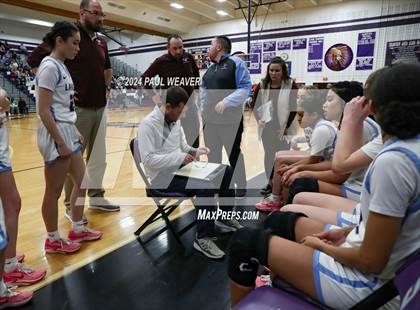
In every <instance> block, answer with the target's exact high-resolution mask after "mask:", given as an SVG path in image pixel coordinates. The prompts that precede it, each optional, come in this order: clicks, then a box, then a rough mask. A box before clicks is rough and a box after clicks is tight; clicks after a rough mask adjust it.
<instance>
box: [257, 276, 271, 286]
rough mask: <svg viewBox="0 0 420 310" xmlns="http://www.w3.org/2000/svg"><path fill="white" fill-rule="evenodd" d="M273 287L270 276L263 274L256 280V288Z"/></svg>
mask: <svg viewBox="0 0 420 310" xmlns="http://www.w3.org/2000/svg"><path fill="white" fill-rule="evenodd" d="M267 285H268V286H272V282H271V276H270V275H269V274H262V275H260V276H258V277H257V278H256V279H255V287H261V286H267Z"/></svg>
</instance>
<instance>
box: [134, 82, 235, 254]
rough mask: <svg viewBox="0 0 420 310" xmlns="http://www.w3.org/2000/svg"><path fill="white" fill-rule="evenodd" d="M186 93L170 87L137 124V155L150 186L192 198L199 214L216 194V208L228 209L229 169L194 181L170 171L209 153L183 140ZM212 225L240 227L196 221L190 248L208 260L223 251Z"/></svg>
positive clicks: (210, 205) (212, 202) (209, 210)
mask: <svg viewBox="0 0 420 310" xmlns="http://www.w3.org/2000/svg"><path fill="white" fill-rule="evenodd" d="M188 97H189V96H188V93H187V92H186V91H185V90H184V89H183V88H181V87H179V86H173V87H171V88H169V89H168V90H167V91H166V98H165V96H163V100H164V102H166V103H165V104H164V105H162V106H160V107H157V106H156V107H155V108H154V110H153V111H152V112H151V113H150V114H149V115H148V116H147V117H146V118H145V119H144V120H143V121H142V122H141V123H140V125H139V128H138V132H137V141H138V146H139V152H140V158H141V161H142V162H143V165H144V167H145V171H146V174H147V176H148V178H149V179H150V181H151V188H152V189H158V190H159V191H160V192H161V191H167V192H171V193H172V192H176V193H178V194H183V195H184V196H185V197H194V196H195V197H196V198H195V199H194V206H195V208H196V209H197V212H198V213H199V214H200V213H201V214H211V213H212V212H213V211H215V210H216V208H217V205H216V204H215V200H214V195H215V194H216V193H218V194H219V197H220V198H223V199H219V209H220V210H223V211H226V212H229V211H231V210H232V207H233V206H234V198H235V191H234V190H233V189H229V185H230V182H231V180H232V175H233V169H232V168H231V167H230V166H227V167H226V168H225V170H224V173H223V174H222V173H220V177H219V178H216V179H215V180H213V181H206V180H198V179H192V178H187V177H182V176H177V175H174V174H173V173H174V172H175V171H176V170H178V169H179V167H180V166H182V165H186V164H189V163H190V162H192V161H193V160H194V159H195V158H198V157H199V156H200V155H207V154H209V152H210V150H209V149H208V148H206V147H201V148H193V147H191V146H189V145H188V144H187V143H186V142H185V136H184V132H183V130H182V128H181V124H180V120H179V119H180V118H181V117H183V116H184V115H185V112H186V109H187V108H186V107H185V103H186V102H187V101H188ZM215 227H217V228H218V229H220V230H221V231H222V232H232V231H235V230H237V229H239V228H241V227H242V226H241V225H240V224H239V222H238V221H237V220H235V219H218V218H216V219H213V218H212V219H210V218H208V217H205V219H198V220H197V235H196V238H195V240H194V249H195V250H197V251H199V252H201V253H203V254H204V255H205V256H207V257H209V258H212V259H220V258H222V257H223V256H224V255H225V253H224V252H223V251H222V250H221V249H219V247H218V246H217V245H216V243H215V242H214V241H215V238H214V237H215Z"/></svg>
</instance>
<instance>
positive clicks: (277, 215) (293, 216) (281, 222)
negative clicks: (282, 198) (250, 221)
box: [264, 211, 306, 241]
mask: <svg viewBox="0 0 420 310" xmlns="http://www.w3.org/2000/svg"><path fill="white" fill-rule="evenodd" d="M301 216H304V217H306V215H305V214H303V213H295V212H282V211H275V212H272V213H271V214H270V215H269V216H268V217H267V219H266V220H265V222H264V228H266V229H269V230H270V231H271V233H272V234H273V235H276V236H279V237H282V238H284V239H287V240H291V241H296V236H295V224H296V221H297V219H298V218H299V217H301Z"/></svg>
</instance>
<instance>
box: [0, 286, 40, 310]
mask: <svg viewBox="0 0 420 310" xmlns="http://www.w3.org/2000/svg"><path fill="white" fill-rule="evenodd" d="M33 294H34V293H33V292H18V291H14V290H13V289H11V288H8V289H7V291H6V293H5V294H4V295H0V309H3V308H8V307H19V306H22V305H24V304H26V303H27V302H29V301H30V300H31V299H32V296H33Z"/></svg>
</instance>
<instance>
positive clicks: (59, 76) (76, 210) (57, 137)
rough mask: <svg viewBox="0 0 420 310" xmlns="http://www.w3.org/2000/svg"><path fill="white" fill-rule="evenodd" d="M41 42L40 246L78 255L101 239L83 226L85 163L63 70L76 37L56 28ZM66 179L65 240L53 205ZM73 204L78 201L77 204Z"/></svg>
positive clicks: (64, 25) (65, 25)
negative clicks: (43, 234)
mask: <svg viewBox="0 0 420 310" xmlns="http://www.w3.org/2000/svg"><path fill="white" fill-rule="evenodd" d="M44 42H46V43H47V44H48V45H49V46H50V48H51V50H52V52H51V54H50V56H47V57H45V58H44V59H43V60H42V62H41V64H40V66H39V68H38V71H37V75H36V79H35V85H36V100H37V113H38V115H39V117H40V119H41V124H40V125H39V127H38V148H39V150H40V152H41V154H42V156H43V158H44V162H45V183H46V188H45V194H44V200H43V203H42V216H43V218H44V222H45V227H46V229H47V232H48V238H47V239H46V240H45V251H46V252H47V253H72V252H75V251H78V250H79V249H80V243H79V242H81V241H91V240H97V239H99V238H100V237H101V236H102V233H101V232H99V231H93V230H90V229H88V228H86V227H85V226H84V225H83V220H82V216H83V207H84V197H85V192H86V191H85V189H82V188H81V183H82V180H83V178H84V177H86V176H85V163H84V161H83V158H82V154H81V149H82V144H83V137H82V136H81V135H80V133H79V131H78V130H77V128H76V126H75V122H76V118H77V116H76V112H75V111H74V100H75V90H74V84H73V81H72V78H71V76H70V73H69V71H68V70H67V68H66V65H65V64H64V61H65V60H66V59H73V58H74V57H76V54H77V52H78V51H79V42H80V33H79V31H78V29H77V27H76V26H75V25H74V24H71V23H69V22H57V23H55V25H54V26H53V27H52V29H51V32H50V33H48V34H47V35H46V36H45V38H44ZM67 174H70V176H71V178H72V179H73V183H74V184H76V185H77V186H74V188H73V192H72V195H71V202H70V205H71V208H72V221H73V224H72V229H71V230H70V232H69V234H68V239H69V240H64V239H62V238H61V237H60V234H59V232H58V227H57V226H58V199H59V197H60V194H61V191H62V189H63V186H64V180H65V178H66V175H67ZM78 198H79V199H80V200H82V201H81V202H80V201H77V200H78Z"/></svg>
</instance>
